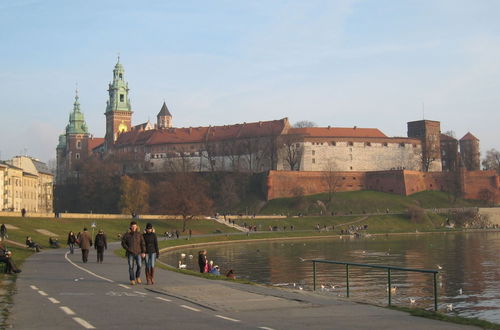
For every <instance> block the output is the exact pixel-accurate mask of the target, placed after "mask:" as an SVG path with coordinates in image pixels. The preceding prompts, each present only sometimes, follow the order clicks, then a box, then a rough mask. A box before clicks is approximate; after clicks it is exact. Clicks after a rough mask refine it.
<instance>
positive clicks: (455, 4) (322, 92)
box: [0, 0, 500, 161]
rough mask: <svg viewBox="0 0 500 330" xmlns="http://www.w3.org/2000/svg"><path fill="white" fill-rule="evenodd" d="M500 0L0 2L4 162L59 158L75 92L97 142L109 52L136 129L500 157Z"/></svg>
mask: <svg viewBox="0 0 500 330" xmlns="http://www.w3.org/2000/svg"><path fill="white" fill-rule="evenodd" d="M499 12H500V2H498V1H488V0H476V1H464V0H456V1H455V0H453V1H452V0H442V1H431V0H423V1H384V0H382V1H354V0H352V1H351V0H346V1H315V0H312V1H272V2H269V1H251V2H231V1H222V0H221V1H214V2H211V3H205V2H198V1H182V2H165V1H148V2H141V3H139V2H136V1H105V2H104V1H95V0H91V1H71V2H68V1H62V0H58V1H38V0H18V1H5V0H0V31H1V32H0V43H1V45H2V52H0V66H1V70H0V100H1V101H2V102H1V103H0V113H1V123H2V125H1V127H2V129H1V130H0V141H1V143H0V159H8V158H10V157H12V156H14V155H19V154H24V153H27V154H28V155H30V156H33V157H36V158H39V159H41V160H43V161H48V160H49V159H51V158H54V157H55V148H56V146H57V142H58V136H59V134H61V133H63V131H64V128H65V126H66V124H67V122H68V115H69V113H70V111H71V110H72V107H73V101H74V93H75V84H76V83H78V88H79V94H80V103H81V109H82V111H83V112H84V114H85V119H86V122H87V125H88V127H89V131H90V132H91V133H92V134H94V136H98V137H103V136H104V130H105V117H104V110H105V107H106V100H107V97H108V96H107V84H108V82H109V81H110V80H111V79H112V69H113V67H114V65H115V63H116V57H117V54H118V53H120V54H121V63H122V64H123V66H124V68H125V78H126V80H127V81H128V82H129V87H130V99H131V103H132V108H133V111H134V115H133V124H139V123H142V122H145V121H147V120H148V119H149V120H151V121H155V120H156V114H157V113H158V111H159V110H160V107H161V105H162V103H163V101H164V100H165V101H166V103H167V105H168V107H169V109H170V111H171V113H172V115H173V121H174V126H177V127H183V126H207V125H224V124H234V123H241V122H251V121H259V120H273V119H280V118H284V117H288V118H289V120H290V122H291V123H294V122H297V121H300V120H310V121H313V122H315V123H317V124H318V125H320V126H328V125H332V126H347V127H352V126H358V127H376V128H379V129H380V130H382V131H383V132H384V133H385V134H387V135H389V136H406V122H407V121H412V120H419V119H422V118H423V116H425V119H430V120H439V121H441V129H442V131H443V132H445V131H448V130H453V131H454V132H455V133H456V137H457V138H461V137H462V136H463V135H465V134H466V133H467V132H469V131H470V132H471V133H472V134H474V135H475V136H476V137H477V138H479V139H480V141H481V153H482V157H483V156H484V153H485V152H486V151H487V150H489V149H491V148H496V149H497V150H498V149H500V145H499V136H498V124H499V123H500V111H499V108H500V93H499V91H500V56H499V55H500V20H499V19H498V13H499Z"/></svg>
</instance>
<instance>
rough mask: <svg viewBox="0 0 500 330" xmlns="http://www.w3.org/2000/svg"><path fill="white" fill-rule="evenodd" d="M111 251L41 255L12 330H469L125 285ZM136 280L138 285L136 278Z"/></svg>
mask: <svg viewBox="0 0 500 330" xmlns="http://www.w3.org/2000/svg"><path fill="white" fill-rule="evenodd" d="M117 247H118V246H117V245H116V243H114V244H110V249H109V250H107V251H106V252H105V256H104V263H103V264H98V263H96V262H95V259H96V254H95V251H94V250H91V253H90V256H89V262H88V263H86V264H84V263H82V261H81V254H80V250H75V254H73V255H71V254H69V253H68V252H67V250H66V249H45V250H44V251H43V252H41V253H37V254H35V255H33V256H32V257H30V258H28V259H27V260H26V261H25V263H24V265H23V272H22V273H21V274H20V275H19V276H18V278H17V293H16V294H15V296H14V306H13V308H12V310H11V315H10V318H9V323H10V324H12V325H13V327H14V328H16V329H51V330H54V329H184V330H185V329H211V330H213V329H264V330H266V329H267V330H272V329H275V330H278V329H424V328H426V329H472V328H471V327H465V326H459V325H455V324H450V323H444V322H439V321H433V320H429V319H425V318H417V317H412V316H410V315H408V314H406V313H403V312H398V311H393V310H389V309H386V308H380V307H375V306H369V305H364V304H356V303H353V302H350V301H346V300H342V299H336V298H332V297H331V296H330V297H328V296H325V295H322V294H321V293H312V292H304V291H298V290H297V291H294V290H285V289H279V288H270V287H266V286H259V285H245V284H239V283H235V282H231V281H214V280H209V279H204V278H198V277H194V276H189V275H184V274H179V273H176V272H171V271H166V270H162V269H157V270H156V272H157V274H156V280H157V283H156V284H155V285H144V284H143V285H135V286H130V285H129V282H128V268H127V262H126V260H125V259H124V258H120V257H118V256H115V255H114V254H113V253H112V251H111V249H113V248H117ZM143 280H145V278H144V276H143Z"/></svg>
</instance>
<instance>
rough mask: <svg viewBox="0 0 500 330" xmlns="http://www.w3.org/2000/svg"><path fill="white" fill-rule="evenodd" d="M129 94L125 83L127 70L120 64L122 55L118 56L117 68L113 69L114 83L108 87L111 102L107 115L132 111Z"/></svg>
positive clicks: (109, 102)
mask: <svg viewBox="0 0 500 330" xmlns="http://www.w3.org/2000/svg"><path fill="white" fill-rule="evenodd" d="M128 92H129V88H128V82H126V81H125V69H124V68H123V65H122V64H121V63H120V55H118V58H117V61H116V65H115V68H114V69H113V82H112V83H110V84H109V87H108V94H109V100H108V102H107V106H106V113H108V112H113V111H129V112H130V111H132V107H131V106H130V99H129V97H128Z"/></svg>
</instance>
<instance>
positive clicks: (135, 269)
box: [122, 221, 160, 285]
mask: <svg viewBox="0 0 500 330" xmlns="http://www.w3.org/2000/svg"><path fill="white" fill-rule="evenodd" d="M122 247H123V248H124V249H125V251H126V255H127V260H128V271H129V277H130V284H131V285H135V284H136V283H137V284H141V283H142V281H141V268H142V260H143V259H144V262H145V264H146V270H145V272H146V281H147V284H154V283H155V280H154V276H155V261H156V258H157V257H158V256H159V255H160V251H159V250H158V240H157V238H156V234H155V232H154V229H153V225H152V224H150V223H148V224H147V225H146V231H145V233H144V234H141V232H140V231H139V226H138V225H137V222H135V221H132V222H131V223H130V228H129V230H128V231H127V232H126V233H125V234H124V235H123V237H122Z"/></svg>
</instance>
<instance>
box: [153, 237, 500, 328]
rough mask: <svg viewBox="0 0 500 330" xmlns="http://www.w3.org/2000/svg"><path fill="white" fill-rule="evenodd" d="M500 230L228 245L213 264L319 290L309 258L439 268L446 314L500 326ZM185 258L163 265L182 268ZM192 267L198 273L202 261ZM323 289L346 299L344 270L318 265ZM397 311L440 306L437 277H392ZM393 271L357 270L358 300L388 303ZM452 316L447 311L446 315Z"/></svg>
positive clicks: (354, 288)
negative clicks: (435, 296) (434, 284)
mask: <svg viewBox="0 0 500 330" xmlns="http://www.w3.org/2000/svg"><path fill="white" fill-rule="evenodd" d="M499 251H500V232H480V233H448V234H422V235H399V236H377V237H374V236H372V237H370V238H365V239H349V238H345V237H344V238H343V239H339V238H332V239H317V240H296V241H274V242H260V243H245V244H241V243H240V244H231V245H221V246H217V247H210V248H208V256H209V259H211V260H214V261H215V263H216V264H218V265H219V266H220V267H221V269H222V272H224V271H227V270H229V269H231V268H232V269H234V270H235V272H236V274H237V276H238V277H240V278H246V279H249V280H252V281H256V282H260V283H266V284H274V285H279V286H287V287H294V288H296V289H299V288H302V289H304V290H310V289H311V288H312V282H313V279H312V264H311V263H310V262H307V261H302V260H303V259H328V260H338V261H349V262H359V263H367V264H384V265H392V266H399V267H407V268H420V269H422V268H423V269H438V267H439V268H441V270H440V275H439V286H438V291H439V308H440V310H441V311H443V312H448V313H450V314H458V315H461V316H467V317H479V318H482V319H485V320H489V321H492V322H497V323H500V307H499V306H500V285H499V280H500V257H499V255H498V252H499ZM180 253H186V254H188V255H189V254H193V255H195V256H196V255H197V250H193V249H186V250H182V251H179V252H173V253H171V254H168V255H165V256H164V257H162V258H163V261H165V262H167V263H169V264H171V265H176V264H177V263H178V260H179V258H180ZM186 264H187V268H188V269H193V270H198V269H197V264H196V258H193V259H192V260H189V259H187V260H186ZM317 271H318V275H317V276H318V277H317V283H318V289H319V290H322V291H324V292H325V293H327V294H331V295H335V296H345V267H344V266H341V265H325V264H319V265H317ZM392 286H393V288H392V293H393V294H392V296H393V297H392V299H393V303H394V304H395V305H399V306H417V307H422V308H428V309H431V308H432V307H433V287H432V274H423V273H413V272H400V271H393V272H392ZM387 291H388V287H387V272H386V271H384V270H377V269H368V268H358V267H351V268H350V295H351V298H352V299H354V300H357V301H367V302H370V303H375V304H380V305H385V304H387ZM447 310H448V311H447Z"/></svg>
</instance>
